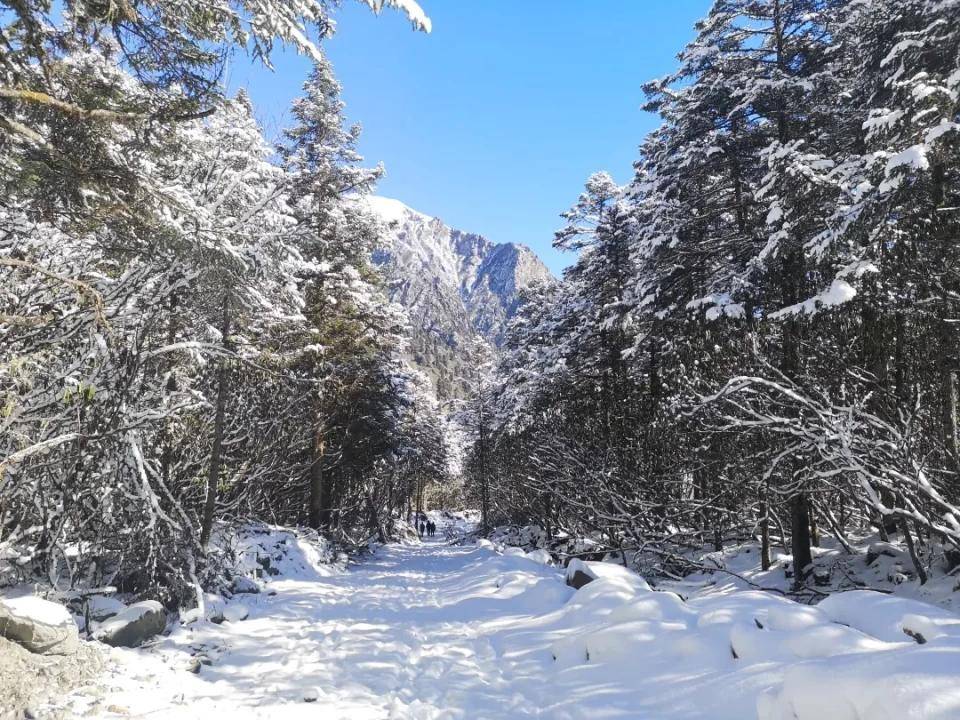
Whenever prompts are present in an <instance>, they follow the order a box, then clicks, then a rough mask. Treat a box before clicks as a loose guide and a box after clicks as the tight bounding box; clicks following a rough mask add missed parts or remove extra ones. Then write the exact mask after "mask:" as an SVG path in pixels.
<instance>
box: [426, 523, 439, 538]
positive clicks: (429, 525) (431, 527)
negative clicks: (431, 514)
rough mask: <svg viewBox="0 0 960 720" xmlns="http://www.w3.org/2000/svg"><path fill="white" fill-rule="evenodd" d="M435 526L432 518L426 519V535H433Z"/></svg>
mask: <svg viewBox="0 0 960 720" xmlns="http://www.w3.org/2000/svg"><path fill="white" fill-rule="evenodd" d="M436 527H437V526H436V525H434V524H433V521H432V520H427V535H429V536H430V537H433V533H434V530H435V529H436Z"/></svg>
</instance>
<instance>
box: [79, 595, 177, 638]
mask: <svg viewBox="0 0 960 720" xmlns="http://www.w3.org/2000/svg"><path fill="white" fill-rule="evenodd" d="M166 626H167V615H166V613H165V612H164V610H163V606H162V605H161V604H160V603H158V602H156V601H155V600H147V601H145V602H139V603H136V604H135V605H131V606H130V607H128V608H127V609H126V610H124V611H123V612H120V613H118V614H116V615H114V616H113V617H112V618H111V619H109V620H107V622H105V623H103V624H102V625H100V627H98V628H97V631H96V633H95V634H94V637H96V639H97V640H100V641H101V642H104V643H106V644H107V645H112V646H113V647H139V646H140V645H142V644H143V643H144V642H146V641H147V640H149V639H150V638H152V637H154V636H155V635H159V634H160V633H162V632H163V630H164V628H166Z"/></svg>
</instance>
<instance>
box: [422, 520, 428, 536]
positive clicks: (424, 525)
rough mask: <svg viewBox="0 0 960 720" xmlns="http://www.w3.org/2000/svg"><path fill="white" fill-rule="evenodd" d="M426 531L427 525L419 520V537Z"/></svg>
mask: <svg viewBox="0 0 960 720" xmlns="http://www.w3.org/2000/svg"><path fill="white" fill-rule="evenodd" d="M426 531H427V525H426V523H424V522H423V521H421V522H420V537H423V534H424V533H425V532H426Z"/></svg>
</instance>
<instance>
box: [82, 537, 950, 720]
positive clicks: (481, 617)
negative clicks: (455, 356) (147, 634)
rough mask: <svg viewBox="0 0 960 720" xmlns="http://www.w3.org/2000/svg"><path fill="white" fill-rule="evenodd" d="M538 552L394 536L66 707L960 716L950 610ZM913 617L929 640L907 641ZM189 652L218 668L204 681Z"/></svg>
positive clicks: (311, 570)
mask: <svg viewBox="0 0 960 720" xmlns="http://www.w3.org/2000/svg"><path fill="white" fill-rule="evenodd" d="M299 549H300V550H301V551H302V550H303V548H302V547H300V548H299ZM307 556H308V554H305V555H304V557H307ZM533 557H536V555H535V554H533ZM533 557H524V554H523V553H522V552H521V551H518V550H507V551H506V553H505V554H504V555H500V554H498V553H495V552H494V551H493V550H491V549H490V548H489V547H487V548H485V547H449V546H446V545H444V544H442V543H440V542H428V543H425V544H423V545H422V546H420V545H417V546H401V545H392V546H387V547H383V548H381V549H380V550H379V551H378V552H377V554H376V555H375V556H374V557H372V558H370V559H368V560H365V561H364V562H362V563H360V564H358V565H355V566H353V567H352V568H351V569H350V570H349V571H347V572H342V573H335V572H333V571H332V570H330V569H329V567H325V566H322V565H316V564H312V563H310V562H309V561H307V562H305V563H304V564H303V565H302V566H299V567H300V570H299V571H298V572H293V573H290V574H289V575H287V576H284V577H281V578H277V579H275V580H273V581H272V582H270V583H269V585H268V587H269V589H270V592H269V593H262V594H260V595H256V596H245V597H243V598H239V599H238V600H235V601H234V602H242V603H244V604H245V605H247V606H248V607H249V610H250V616H249V618H248V619H247V620H244V621H238V622H227V623H224V624H222V625H214V624H212V623H209V622H197V623H194V624H191V625H186V626H178V627H177V628H176V629H175V631H174V632H173V633H172V634H171V635H170V636H169V637H167V638H164V639H162V640H161V641H159V642H158V643H157V644H155V645H154V646H152V647H149V648H143V649H140V650H110V651H108V652H109V658H110V659H111V660H112V661H113V663H112V665H113V667H112V670H111V673H110V674H109V675H108V677H106V678H105V679H103V680H102V681H101V683H100V684H99V685H98V686H95V687H90V688H86V689H85V690H84V691H81V692H80V693H78V694H76V695H75V696H74V697H73V698H72V699H71V704H70V705H69V706H68V711H67V714H68V715H69V716H90V717H102V718H129V717H137V718H173V719H175V720H181V719H183V720H185V719H188V718H189V719H194V718H196V719H202V720H213V718H215V717H240V718H244V719H246V718H271V719H272V718H284V719H287V718H311V719H316V718H321V719H323V720H326V719H331V720H332V719H339V718H343V719H344V720H348V719H349V720H381V719H410V720H496V719H499V718H504V719H506V718H524V717H539V718H551V719H555V720H580V719H582V720H587V719H589V720H599V719H601V718H602V719H614V718H623V719H626V718H631V719H635V720H694V719H697V720H700V719H702V720H707V719H708V718H709V719H710V720H720V719H724V720H748V719H750V718H757V717H759V718H761V719H762V720H785V719H786V718H790V720H795V719H796V718H799V719H800V720H824V718H831V720H866V719H867V718H869V719H870V720H878V719H882V720H887V719H889V720H893V718H897V719H898V720H903V719H904V718H916V719H917V720H920V719H921V718H922V719H923V720H929V719H931V718H937V719H938V720H947V719H955V718H958V717H960V690H957V687H958V686H957V680H958V679H960V669H958V668H960V617H957V616H956V615H954V614H952V613H948V612H946V611H942V610H939V609H937V608H933V607H931V606H928V605H923V604H920V603H916V602H913V601H907V600H902V599H898V598H890V597H889V596H884V595H880V594H877V593H846V594H844V595H841V596H836V597H835V598H831V600H830V601H825V602H824V603H823V604H822V605H821V606H819V607H817V608H811V607H807V606H803V605H798V604H797V603H794V602H792V601H790V600H787V599H785V598H783V597H781V596H778V595H775V594H772V593H761V592H754V591H735V592H726V591H723V592H712V591H711V590H710V589H709V588H708V589H706V590H704V591H703V592H702V593H701V594H699V595H698V596H696V597H689V598H687V599H685V600H684V599H681V598H680V597H679V596H678V595H676V594H674V593H670V592H654V591H651V590H650V588H649V586H647V584H646V583H645V582H644V581H643V579H641V578H640V577H638V576H636V575H633V574H632V573H629V572H628V571H626V570H625V569H623V568H622V567H619V566H617V565H608V564H603V565H596V564H594V565H592V566H591V567H592V568H594V569H593V570H592V572H597V573H601V575H600V576H598V578H599V579H596V580H594V581H593V582H591V583H590V584H588V585H586V586H585V587H584V588H582V589H581V590H579V591H574V590H572V589H571V588H569V587H567V586H566V584H565V583H564V580H563V576H562V574H561V573H560V572H559V571H558V570H557V569H556V568H552V567H547V566H544V565H541V564H539V563H538V562H535V561H534V559H533ZM308 560H309V559H308ZM271 593H273V594H271ZM908 626H910V627H912V628H915V629H919V630H920V631H922V633H923V634H925V636H926V637H927V638H928V642H927V643H926V644H923V645H919V644H917V643H915V642H914V641H913V640H912V639H911V638H910V637H908V636H906V635H905V634H904V630H903V628H905V627H908ZM194 657H205V658H207V659H208V661H209V664H205V665H204V666H203V667H202V668H201V669H200V672H199V673H198V674H193V673H191V672H190V671H189V666H190V663H191V661H193V662H195V660H194V659H193V658H194Z"/></svg>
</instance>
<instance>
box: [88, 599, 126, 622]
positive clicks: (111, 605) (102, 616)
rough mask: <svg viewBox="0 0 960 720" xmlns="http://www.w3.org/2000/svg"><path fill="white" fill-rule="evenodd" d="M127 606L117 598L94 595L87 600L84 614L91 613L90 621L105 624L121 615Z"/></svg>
mask: <svg viewBox="0 0 960 720" xmlns="http://www.w3.org/2000/svg"><path fill="white" fill-rule="evenodd" d="M126 609H127V606H126V605H124V604H123V603H122V602H120V601H119V600H117V599H116V598H112V597H107V596H105V595H94V596H92V597H89V598H87V602H86V609H85V611H84V612H88V613H90V619H91V620H93V621H94V622H103V621H104V620H109V619H110V618H112V617H114V616H115V615H119V614H120V613H122V612H123V611H124V610H126Z"/></svg>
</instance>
